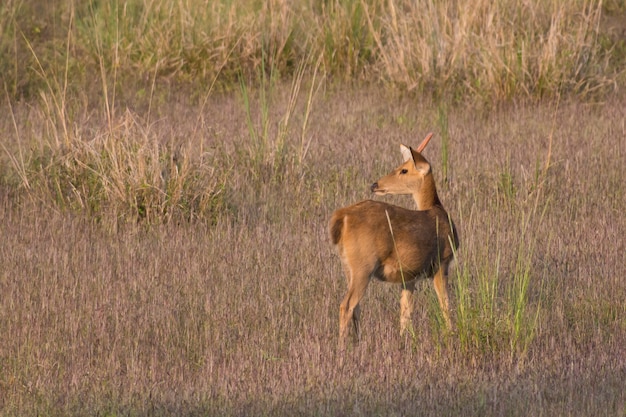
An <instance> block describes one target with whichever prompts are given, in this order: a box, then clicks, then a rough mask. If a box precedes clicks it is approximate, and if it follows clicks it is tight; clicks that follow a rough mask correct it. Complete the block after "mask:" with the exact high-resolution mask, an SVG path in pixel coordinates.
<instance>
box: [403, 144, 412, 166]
mask: <svg viewBox="0 0 626 417" xmlns="http://www.w3.org/2000/svg"><path fill="white" fill-rule="evenodd" d="M400 152H402V162H406V161H408V160H413V152H412V151H411V148H409V147H408V146H404V145H400Z"/></svg>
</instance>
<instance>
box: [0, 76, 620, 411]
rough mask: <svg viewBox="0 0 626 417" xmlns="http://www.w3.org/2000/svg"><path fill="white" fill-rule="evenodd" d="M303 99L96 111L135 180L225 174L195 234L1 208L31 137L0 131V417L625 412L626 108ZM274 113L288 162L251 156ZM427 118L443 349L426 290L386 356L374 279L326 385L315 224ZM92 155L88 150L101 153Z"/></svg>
mask: <svg viewBox="0 0 626 417" xmlns="http://www.w3.org/2000/svg"><path fill="white" fill-rule="evenodd" d="M302 86H303V88H302V90H301V91H302V92H301V93H300V95H298V97H300V99H299V100H297V102H296V104H295V105H293V104H290V103H291V102H292V101H293V100H292V99H291V98H290V97H291V96H292V94H291V93H290V91H291V90H292V89H291V88H290V87H289V86H284V87H281V86H276V87H275V88H274V89H273V90H271V92H269V91H268V92H267V94H268V95H267V97H266V99H265V100H266V104H265V108H266V116H263V109H262V108H261V107H260V103H261V101H260V99H259V95H258V94H250V95H249V97H248V98H249V101H248V104H247V105H246V101H245V100H244V99H243V92H242V93H239V94H235V95H229V96H223V97H217V96H215V97H212V98H211V99H210V100H209V102H207V104H206V105H205V106H204V107H194V106H190V105H188V104H185V97H184V96H181V97H180V98H179V100H178V101H177V100H173V101H172V102H171V103H168V104H167V105H163V106H157V107H154V108H152V109H151V111H152V114H153V115H154V114H158V121H157V122H155V124H146V123H145V120H146V117H147V116H146V115H145V114H143V115H142V114H138V115H132V117H131V116H129V113H127V112H124V113H121V114H119V115H114V116H115V117H114V121H115V122H114V123H113V125H114V126H118V125H119V126H126V125H125V124H124V123H127V124H128V123H129V124H130V126H131V128H130V129H127V128H126V127H123V128H120V130H119V132H123V133H124V135H122V136H120V138H118V139H119V143H118V144H117V145H115V146H116V147H115V148H114V149H116V150H117V149H120V150H125V152H126V154H125V158H126V159H120V161H125V162H124V164H125V165H124V166H125V167H127V168H128V169H129V170H130V171H129V176H130V177H132V176H133V175H135V174H132V173H133V172H135V171H134V169H135V168H134V167H135V165H140V164H143V163H145V162H142V161H144V156H143V155H144V153H143V152H141V151H140V150H141V149H142V147H147V148H148V149H152V148H151V146H155V145H151V144H153V143H170V144H171V145H170V148H180V149H184V150H186V151H185V152H183V154H184V155H186V157H187V158H188V161H189V164H190V170H192V171H194V170H195V171H197V172H200V175H202V172H204V171H203V170H205V169H206V170H208V169H209V168H208V167H205V165H208V166H210V167H211V169H212V170H214V171H215V172H216V173H227V174H228V175H225V176H219V178H222V180H221V184H222V188H223V191H222V197H221V198H222V199H223V200H222V203H221V204H222V205H221V206H220V207H221V208H219V209H218V210H216V211H215V212H214V213H215V215H214V216H208V217H200V220H198V218H197V217H184V216H181V217H178V218H175V219H177V220H176V221H171V220H174V218H173V219H171V220H170V221H166V222H165V224H163V223H162V222H149V221H148V222H146V221H140V222H139V223H137V222H135V221H128V220H129V219H133V217H130V218H129V217H124V216H122V217H121V218H120V217H119V214H120V213H128V212H127V211H125V210H119V209H114V208H109V209H108V210H103V211H101V212H100V216H99V217H95V218H94V216H93V215H91V214H90V213H91V212H90V211H89V210H82V211H79V212H78V213H77V212H76V211H73V210H69V211H68V210H67V209H65V208H63V207H61V206H59V205H57V204H56V203H54V200H49V199H46V198H45V197H41V196H45V194H40V193H38V192H35V191H36V190H37V188H35V186H34V185H32V184H31V189H30V191H27V190H25V189H22V190H21V191H19V190H18V189H16V188H15V185H21V186H22V187H23V186H24V185H23V182H21V181H20V180H19V175H17V174H15V172H16V171H19V169H14V168H15V166H14V165H11V163H10V162H9V160H8V157H7V155H8V154H10V155H14V157H15V163H16V164H17V166H18V167H19V166H24V167H25V169H27V171H28V169H33V167H34V166H35V165H33V163H32V161H30V160H29V158H30V155H39V150H38V146H39V145H37V144H39V143H40V142H38V141H39V140H40V139H38V136H37V135H38V132H40V133H41V132H43V134H44V136H43V137H44V138H45V137H46V136H45V132H46V126H47V124H48V123H49V118H48V116H46V115H45V114H43V113H38V112H37V109H30V110H29V107H22V106H15V107H13V114H14V115H15V126H16V127H14V126H13V122H12V121H11V120H7V119H6V118H4V119H2V124H1V125H0V130H1V132H2V135H4V136H6V137H10V138H13V139H12V140H10V141H9V142H8V143H7V144H6V149H7V152H8V153H7V152H5V154H4V156H3V164H4V165H3V166H4V171H3V178H4V180H3V185H2V192H3V195H2V200H1V201H2V205H1V207H0V210H1V211H0V213H1V218H2V219H3V220H2V223H1V227H2V232H1V233H2V236H3V239H2V243H0V264H2V266H3V267H2V271H1V272H0V286H1V288H0V290H1V293H2V294H3V297H2V302H1V303H0V308H1V313H0V327H1V328H2V329H3V331H4V333H5V335H6V337H5V339H4V340H5V341H4V342H3V344H2V346H1V347H0V369H1V371H0V398H1V400H0V409H1V410H2V414H4V415H15V414H22V415H23V414H48V415H68V414H96V415H143V414H150V415H171V414H176V415H180V414H187V415H207V414H208V415H211V414H221V415H243V414H246V415H249V414H256V415H258V414H263V415H265V414H271V415H277V414H278V415H280V414H289V415H294V414H301V415H337V414H365V415H370V414H385V415H405V414H407V413H412V412H415V410H419V412H420V413H423V414H434V413H446V414H460V413H463V414H480V415H502V414H512V415H529V414H531V415H538V414H594V415H597V414H610V415H621V414H623V413H624V412H625V407H626V398H625V397H624V394H623V389H622V388H623V380H624V377H625V376H626V362H625V360H624V358H626V350H625V346H626V321H625V320H624V317H625V313H626V311H625V310H624V302H623V300H624V299H625V298H626V287H625V286H624V284H623V280H622V279H621V277H622V276H623V275H624V273H626V271H625V269H624V265H623V262H622V254H623V251H624V240H623V234H624V232H625V231H626V222H625V221H624V218H623V216H621V212H622V211H623V210H624V204H625V203H624V201H625V200H624V187H623V184H622V181H621V177H622V172H623V167H622V161H623V158H624V155H625V153H626V148H625V147H624V146H625V144H626V141H624V137H625V135H626V132H625V130H624V123H625V115H624V113H623V108H624V102H623V101H620V100H617V99H615V101H613V100H609V101H608V102H607V103H606V104H602V105H595V106H590V105H584V104H577V103H574V102H573V103H561V104H560V106H559V107H558V108H556V105H555V104H554V103H552V104H551V103H547V104H545V105H543V104H542V105H538V106H511V107H509V108H502V109H500V110H495V111H491V112H485V111H484V110H480V109H477V110H472V109H469V108H454V107H450V108H448V110H445V109H443V108H442V107H438V106H436V105H433V104H431V103H428V102H423V103H421V104H419V103H416V100H415V99H414V98H408V97H407V98H400V99H399V98H398V97H397V96H390V95H388V94H387V93H386V92H384V91H381V90H376V89H367V90H361V91H351V90H339V91H332V90H326V91H324V90H320V91H319V92H318V93H317V94H316V95H314V96H313V99H312V103H313V105H312V106H311V107H307V105H306V103H307V102H308V99H307V97H308V91H309V89H308V88H306V87H307V84H306V83H303V85H302ZM313 91H315V90H313ZM290 108H291V109H293V110H289V111H290V112H291V114H292V120H293V124H290V125H289V126H290V127H289V128H288V129H287V134H285V135H284V144H283V148H284V151H283V153H284V155H300V156H299V157H298V158H295V157H294V158H286V159H281V158H278V159H277V158H276V157H275V156H276V152H275V151H276V148H272V146H270V150H271V152H270V151H267V152H268V153H267V154H266V155H265V154H264V155H257V153H258V152H259V149H258V148H254V147H252V146H251V145H250V144H251V136H250V135H251V133H250V132H251V128H252V129H253V130H255V131H257V132H260V131H263V129H262V127H263V125H264V123H265V122H264V120H266V121H268V122H266V123H267V124H268V126H269V127H268V129H267V132H268V136H267V137H268V138H270V139H271V138H275V137H276V136H275V135H278V134H279V133H280V132H281V131H282V130H281V127H280V126H281V124H280V121H281V120H284V119H283V118H284V115H285V114H286V112H287V111H288V109H290ZM307 108H309V110H310V112H309V113H308V117H309V124H308V127H307V128H306V129H305V132H304V137H305V139H306V142H308V143H309V146H308V151H307V152H306V153H305V154H304V156H303V155H302V154H299V152H300V149H301V148H302V134H303V133H302V130H301V128H302V123H303V122H304V118H305V115H306V114H307V110H306V109H307ZM442 109H443V110H442ZM442 111H446V112H447V113H446V119H447V122H446V124H445V126H446V127H447V132H441V131H439V132H436V138H441V137H442V136H443V135H444V133H445V135H447V137H448V138H449V143H448V155H447V157H446V158H447V159H446V160H447V164H448V178H447V182H446V184H445V185H444V181H443V178H441V174H440V173H441V163H442V162H441V161H442V160H444V159H443V154H442V147H441V143H439V141H438V140H437V139H435V140H434V141H433V143H432V144H431V145H430V146H429V148H428V150H427V151H426V155H427V156H428V157H429V159H430V160H431V162H432V163H433V166H434V170H435V175H436V178H437V179H438V183H439V184H440V195H441V197H442V199H443V201H444V204H446V207H447V208H448V210H449V212H450V213H451V214H452V215H453V216H454V219H455V221H456V223H457V225H458V227H459V233H460V237H461V251H460V253H459V259H458V261H457V262H456V263H455V264H454V265H455V266H454V268H453V276H455V277H456V278H455V279H453V280H452V288H453V294H456V296H454V297H453V300H454V308H455V311H456V314H455V322H456V323H457V326H458V330H457V332H456V333H454V334H451V335H449V334H446V333H445V331H444V330H443V328H444V327H443V325H442V323H441V319H440V317H439V312H438V307H437V302H436V297H435V295H434V292H433V290H432V288H431V284H430V283H427V282H424V284H423V285H421V286H419V288H418V291H417V292H416V295H415V297H416V298H417V300H416V312H415V323H416V327H415V330H416V333H415V337H414V338H408V339H404V338H400V337H399V336H398V331H397V330H398V317H397V303H398V302H399V299H398V298H399V291H398V288H397V287H394V286H387V285H382V284H376V283H375V284H376V285H371V286H370V288H369V290H368V294H367V295H366V297H365V300H364V311H363V316H362V319H363V321H364V322H365V323H366V325H365V326H364V327H363V337H362V343H361V344H360V345H359V346H353V347H351V348H350V349H349V350H348V355H349V358H350V359H349V360H347V361H346V363H345V364H344V366H343V367H342V368H339V367H337V363H338V361H337V359H338V358H337V356H336V355H337V352H336V342H337V331H338V330H337V327H338V323H337V316H338V314H337V313H338V305H339V301H340V299H341V296H342V295H343V292H344V289H345V288H344V286H345V283H344V278H343V277H342V274H341V270H340V265H339V260H338V259H337V256H336V255H335V254H334V253H333V250H332V247H331V245H330V243H329V241H328V238H327V236H326V223H327V218H328V216H329V214H330V213H331V212H332V210H333V209H335V208H336V207H338V206H341V205H345V204H349V203H353V202H355V201H358V200H359V199H362V198H366V197H369V194H368V191H367V190H368V184H369V183H370V182H371V181H372V180H373V179H376V178H378V177H379V176H380V175H382V174H383V173H385V171H386V170H388V168H389V167H392V166H395V164H396V163H397V161H398V160H399V158H400V156H399V152H398V149H397V144H398V143H399V142H407V143H415V141H417V140H418V139H419V138H420V137H421V136H422V135H423V132H425V131H426V130H428V129H431V128H432V127H433V124H434V123H435V122H436V121H437V120H441V112H442ZM264 118H265V119H264ZM129 120H130V121H129ZM247 120H248V122H247ZM251 126H252V127H251ZM57 127H58V126H57ZM87 127H89V128H87ZM72 129H74V130H76V129H78V130H79V131H81V132H83V133H82V134H81V138H82V140H83V141H85V142H89V141H90V140H92V141H93V140H98V138H99V137H101V136H100V135H101V133H99V132H109V121H108V119H107V117H106V114H103V115H102V117H100V118H98V116H97V114H96V115H94V114H91V115H89V116H88V117H87V118H86V119H84V120H83V119H78V120H77V121H76V124H75V126H74V127H72ZM282 129H284V128H282ZM113 131H114V133H115V132H118V130H116V129H114V130H113ZM15 132H18V133H19V134H15ZM137 132H138V133H137ZM88 135H93V137H91V139H89V138H90V136H88ZM102 135H104V133H102ZM114 136H115V135H114ZM114 136H112V137H111V140H112V138H113V137H114ZM550 138H551V139H550ZM131 139H132V140H131ZM102 140H103V145H102V148H100V151H103V150H107V149H109V148H107V146H113V145H112V144H111V145H106V144H107V143H108V140H109V139H108V137H107V136H104V139H102ZM135 140H136V141H138V142H135ZM168 141H170V142H168ZM272 143H274V142H270V145H271V144H272ZM550 143H551V145H552V148H551V154H550V155H549V161H548V160H547V158H548V148H549V144H550ZM18 144H19V145H20V146H21V149H22V155H23V161H24V163H22V162H20V161H21V160H20V158H19V157H18V155H19V152H17V148H18ZM132 144H135V147H134V148H133V146H131V148H132V149H135V151H129V150H128V149H127V148H125V147H127V146H130V145H132ZM137 144H138V145H137ZM105 145H106V146H105ZM81 146H86V145H80V146H79V147H78V149H79V150H80V149H82V147H81ZM198 149H204V150H205V151H206V152H209V155H207V156H204V157H202V156H201V153H200V152H198V151H197V150H198ZM209 150H210V151H209ZM80 152H82V151H80ZM80 152H79V151H77V153H76V154H74V153H70V155H72V156H73V155H80V154H81V153H80ZM155 152H156V151H155ZM111 153H112V152H111ZM148 153H149V152H148ZM209 156H210V159H209ZM255 157H256V159H255ZM202 158H205V159H204V162H202V163H201V162H200V161H202V160H203V159H202ZM254 160H256V161H257V162H254V163H252V162H251V161H254ZM208 161H210V162H208ZM70 162H71V163H70V166H72V164H74V162H72V159H71V158H70ZM546 165H547V169H546ZM53 166H56V165H53ZM12 167H13V168H12ZM120 171H124V169H121V170H120ZM148 171H149V170H148ZM195 171H194V172H195ZM36 172H37V175H35V178H37V177H38V176H42V175H43V174H44V173H45V170H43V169H42V170H41V171H36ZM112 172H118V171H116V170H113V171H112ZM26 174H27V175H29V173H28V172H26ZM131 174H132V175H131ZM51 177H53V178H54V175H52V174H51ZM28 178H32V177H30V176H29V177H28ZM58 178H62V177H60V176H59V177H58ZM185 178H187V177H185ZM130 194H132V193H129V195H130ZM391 200H392V201H397V202H398V203H400V204H403V205H410V204H411V203H410V202H409V201H407V200H406V199H402V198H396V199H391ZM103 201H106V200H103ZM185 219H186V220H185ZM194 219H195V220H194ZM189 220H191V221H189ZM524 280H526V284H524ZM524 285H525V287H524V288H525V289H523V288H522V287H523V286H524ZM520 297H521V298H522V300H521V301H520Z"/></svg>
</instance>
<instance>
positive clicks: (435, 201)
mask: <svg viewBox="0 0 626 417" xmlns="http://www.w3.org/2000/svg"><path fill="white" fill-rule="evenodd" d="M413 199H414V200H415V204H417V209H418V210H429V209H431V208H433V206H441V201H439V196H438V195H437V188H436V187H435V179H434V178H433V176H432V174H428V175H426V176H425V177H424V182H423V183H422V187H421V188H420V189H419V190H418V191H417V192H416V193H414V194H413Z"/></svg>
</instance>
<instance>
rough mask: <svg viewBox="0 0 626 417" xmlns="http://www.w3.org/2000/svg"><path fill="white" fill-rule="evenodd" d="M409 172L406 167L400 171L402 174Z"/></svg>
mask: <svg viewBox="0 0 626 417" xmlns="http://www.w3.org/2000/svg"><path fill="white" fill-rule="evenodd" d="M407 172H409V171H408V170H406V169H403V170H402V171H400V174H406V173H407Z"/></svg>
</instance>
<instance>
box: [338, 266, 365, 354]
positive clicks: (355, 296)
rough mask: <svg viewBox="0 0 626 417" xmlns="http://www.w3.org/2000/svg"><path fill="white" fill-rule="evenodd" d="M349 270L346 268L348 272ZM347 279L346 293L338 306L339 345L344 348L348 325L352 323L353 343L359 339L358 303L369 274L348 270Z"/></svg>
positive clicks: (363, 292)
mask: <svg viewBox="0 0 626 417" xmlns="http://www.w3.org/2000/svg"><path fill="white" fill-rule="evenodd" d="M348 269H349V268H346V272H348ZM349 272H350V276H349V277H348V292H347V293H346V296H345V297H344V299H343V301H342V302H341V305H340V306H339V345H340V346H341V347H344V346H345V341H346V337H347V336H348V324H349V323H350V321H352V324H353V325H354V336H355V341H358V338H359V330H360V329H359V316H360V308H359V301H361V299H362V298H363V295H365V289H366V288H367V284H368V283H369V274H368V273H367V272H364V271H360V272H359V271H353V270H350V271H349Z"/></svg>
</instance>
